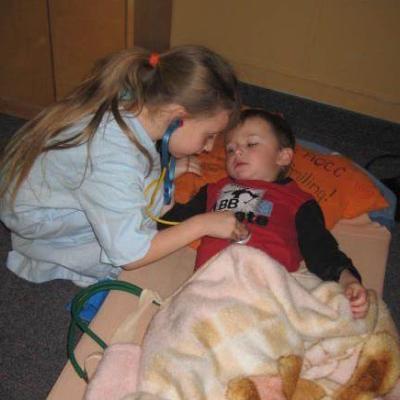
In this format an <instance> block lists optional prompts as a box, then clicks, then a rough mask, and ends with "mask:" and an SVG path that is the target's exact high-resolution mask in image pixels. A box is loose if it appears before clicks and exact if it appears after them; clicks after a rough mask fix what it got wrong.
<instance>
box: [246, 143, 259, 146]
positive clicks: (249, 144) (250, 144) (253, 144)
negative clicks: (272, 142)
mask: <svg viewBox="0 0 400 400" xmlns="http://www.w3.org/2000/svg"><path fill="white" fill-rule="evenodd" d="M257 145H258V143H257V142H253V143H247V147H255V146H257Z"/></svg>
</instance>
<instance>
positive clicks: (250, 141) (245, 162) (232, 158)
mask: <svg viewBox="0 0 400 400" xmlns="http://www.w3.org/2000/svg"><path fill="white" fill-rule="evenodd" d="M225 149H226V169H227V171H228V174H229V176H231V177H232V178H234V179H252V180H263V181H267V182H273V181H275V180H276V179H277V177H278V175H279V172H280V170H281V168H282V167H283V166H285V165H289V164H290V162H291V159H292V155H293V151H292V149H289V148H284V149H280V147H279V143H278V139H277V138H276V136H275V134H274V132H273V130H272V127H271V125H270V124H269V123H268V122H266V121H264V120H262V119H261V118H250V119H248V120H247V121H245V122H244V123H243V124H242V125H239V126H238V127H236V128H235V129H233V130H232V131H231V132H229V133H228V135H227V139H226V145H225Z"/></svg>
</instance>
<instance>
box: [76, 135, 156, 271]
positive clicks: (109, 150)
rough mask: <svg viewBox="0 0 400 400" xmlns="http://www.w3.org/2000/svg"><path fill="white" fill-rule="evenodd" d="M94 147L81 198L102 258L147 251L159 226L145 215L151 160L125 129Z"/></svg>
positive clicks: (119, 259) (117, 260)
mask: <svg viewBox="0 0 400 400" xmlns="http://www.w3.org/2000/svg"><path fill="white" fill-rule="evenodd" d="M92 150H93V151H92V154H91V165H90V168H89V171H88V172H87V174H86V177H85V178H84V180H83V183H82V185H81V186H80V188H79V189H78V191H77V192H78V199H79V202H80V204H81V207H82V209H83V210H84V212H85V214H86V217H87V219H88V221H89V223H90V224H91V226H92V228H93V231H94V233H95V235H96V238H97V240H98V241H99V244H100V247H101V249H102V252H101V261H102V262H106V263H111V264H113V265H115V266H121V265H125V264H128V263H130V262H133V261H136V260H139V259H141V258H142V257H144V256H145V255H146V253H147V252H148V250H149V248H150V244H151V240H152V238H153V237H154V235H155V234H156V232H157V231H156V227H155V225H154V224H149V223H148V222H149V221H148V218H147V216H146V215H145V207H146V199H145V196H144V193H143V192H144V186H145V181H144V176H145V175H146V172H147V168H148V162H147V160H146V158H145V157H144V156H143V154H141V153H140V152H139V150H137V149H136V148H135V147H134V145H132V143H131V142H129V140H128V139H127V138H126V137H124V135H121V134H119V136H116V135H114V136H113V135H112V134H111V133H107V139H106V140H105V139H104V137H103V138H102V139H101V140H98V142H97V143H93V147H92ZM146 220H147V222H146V223H145V221H146Z"/></svg>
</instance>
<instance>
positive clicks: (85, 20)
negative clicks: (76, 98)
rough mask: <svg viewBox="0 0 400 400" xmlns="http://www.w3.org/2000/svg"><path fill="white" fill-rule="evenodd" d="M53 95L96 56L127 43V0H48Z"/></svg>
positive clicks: (62, 93) (79, 76)
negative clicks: (52, 65) (52, 64)
mask: <svg viewBox="0 0 400 400" xmlns="http://www.w3.org/2000/svg"><path fill="white" fill-rule="evenodd" d="M48 3H49V15H50V30H51V44H52V53H53V63H54V82H55V93H56V98H57V99H60V98H62V97H64V96H65V95H66V94H67V93H68V92H70V91H71V90H72V89H73V88H74V87H75V86H76V85H77V84H78V83H79V82H80V81H81V80H82V79H83V78H84V77H85V76H86V75H87V74H88V72H89V71H90V69H91V68H92V66H93V64H94V62H95V61H96V60H98V59H99V58H101V57H103V56H105V55H107V54H109V53H112V52H114V51H117V50H121V49H124V48H125V47H127V43H126V37H127V35H126V19H127V18H126V8H127V1H126V0H49V1H48Z"/></svg>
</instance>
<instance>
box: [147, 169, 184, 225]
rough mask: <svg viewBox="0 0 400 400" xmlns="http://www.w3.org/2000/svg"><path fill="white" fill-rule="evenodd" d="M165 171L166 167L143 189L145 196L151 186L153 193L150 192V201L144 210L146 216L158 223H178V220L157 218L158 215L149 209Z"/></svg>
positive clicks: (151, 206)
mask: <svg viewBox="0 0 400 400" xmlns="http://www.w3.org/2000/svg"><path fill="white" fill-rule="evenodd" d="M166 173H167V169H166V168H163V170H162V171H161V174H160V176H159V178H158V179H154V181H152V182H151V183H149V184H148V185H147V186H146V187H145V189H144V195H145V196H147V195H148V193H149V192H150V190H151V188H153V187H154V190H153V193H152V194H151V197H150V202H149V204H147V206H146V209H145V210H146V214H147V216H148V217H149V218H151V219H152V220H153V221H156V222H159V223H160V224H164V225H178V224H179V222H175V221H167V220H165V219H162V218H159V217H157V216H155V215H154V214H153V212H152V211H151V209H152V208H153V205H154V201H155V199H156V195H157V193H158V191H159V190H160V185H161V183H162V182H163V181H164V177H165V174H166Z"/></svg>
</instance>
